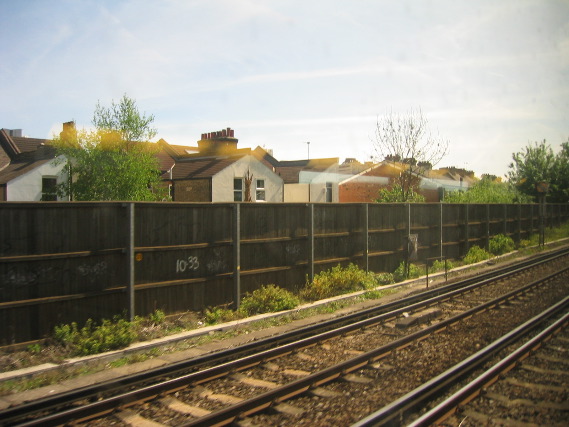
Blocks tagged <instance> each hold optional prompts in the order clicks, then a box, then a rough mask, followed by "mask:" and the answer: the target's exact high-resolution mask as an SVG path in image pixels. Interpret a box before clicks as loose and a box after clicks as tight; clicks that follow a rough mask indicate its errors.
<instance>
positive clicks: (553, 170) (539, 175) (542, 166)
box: [508, 140, 569, 203]
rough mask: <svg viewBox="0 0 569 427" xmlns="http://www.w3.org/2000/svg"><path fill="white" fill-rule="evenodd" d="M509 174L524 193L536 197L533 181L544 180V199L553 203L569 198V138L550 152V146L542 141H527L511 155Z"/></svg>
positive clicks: (511, 179)
mask: <svg viewBox="0 0 569 427" xmlns="http://www.w3.org/2000/svg"><path fill="white" fill-rule="evenodd" d="M512 157H513V162H512V163H510V165H509V167H510V171H509V172H508V178H509V179H510V181H511V182H512V183H513V184H515V185H516V186H517V188H518V189H519V190H520V191H521V192H522V193H524V194H527V195H528V196H530V197H532V198H534V200H535V201H537V200H538V191H537V189H536V185H537V184H538V183H539V182H547V183H548V184H549V191H548V194H547V200H548V201H549V202H553V203H566V202H568V201H569V141H567V142H564V143H562V144H561V151H560V152H559V153H557V154H554V153H553V150H552V149H551V146H550V145H549V144H547V143H546V141H545V140H544V141H542V142H540V143H537V142H536V143H534V144H530V145H528V146H527V147H525V149H524V150H523V151H521V152H518V153H514V154H513V155H512Z"/></svg>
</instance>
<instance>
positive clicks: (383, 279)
mask: <svg viewBox="0 0 569 427" xmlns="http://www.w3.org/2000/svg"><path fill="white" fill-rule="evenodd" d="M375 280H376V281H377V284H378V285H391V284H392V283H394V282H395V280H394V279H393V274H391V273H377V274H376V275H375Z"/></svg>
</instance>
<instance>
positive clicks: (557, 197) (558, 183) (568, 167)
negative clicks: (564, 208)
mask: <svg viewBox="0 0 569 427" xmlns="http://www.w3.org/2000/svg"><path fill="white" fill-rule="evenodd" d="M553 177H554V179H553V189H552V190H553V191H552V194H551V197H550V199H549V200H550V201H552V202H558V203H567V202H569V139H568V140H567V142H564V143H563V144H561V151H560V152H559V153H558V154H557V157H556V158H555V167H554V169H553Z"/></svg>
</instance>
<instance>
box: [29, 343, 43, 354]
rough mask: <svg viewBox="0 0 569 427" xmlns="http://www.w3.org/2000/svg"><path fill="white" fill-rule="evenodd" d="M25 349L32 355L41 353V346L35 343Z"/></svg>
mask: <svg viewBox="0 0 569 427" xmlns="http://www.w3.org/2000/svg"><path fill="white" fill-rule="evenodd" d="M27 349H28V351H29V352H30V353H32V354H40V353H41V345H39V344H37V343H36V344H30V345H28V347H27Z"/></svg>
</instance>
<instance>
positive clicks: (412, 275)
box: [393, 261, 421, 282]
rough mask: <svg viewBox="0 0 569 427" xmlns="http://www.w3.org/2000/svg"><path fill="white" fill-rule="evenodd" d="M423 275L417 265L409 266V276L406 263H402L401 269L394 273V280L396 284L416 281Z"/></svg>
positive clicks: (398, 268)
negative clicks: (411, 280)
mask: <svg viewBox="0 0 569 427" xmlns="http://www.w3.org/2000/svg"><path fill="white" fill-rule="evenodd" d="M420 275H421V272H420V270H419V267H417V266H416V265H415V264H412V263H411V264H409V274H407V268H406V265H405V261H401V264H399V267H397V268H396V269H395V271H394V272H393V279H394V280H395V281H396V282H402V281H404V280H407V279H416V278H417V277H419V276H420Z"/></svg>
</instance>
